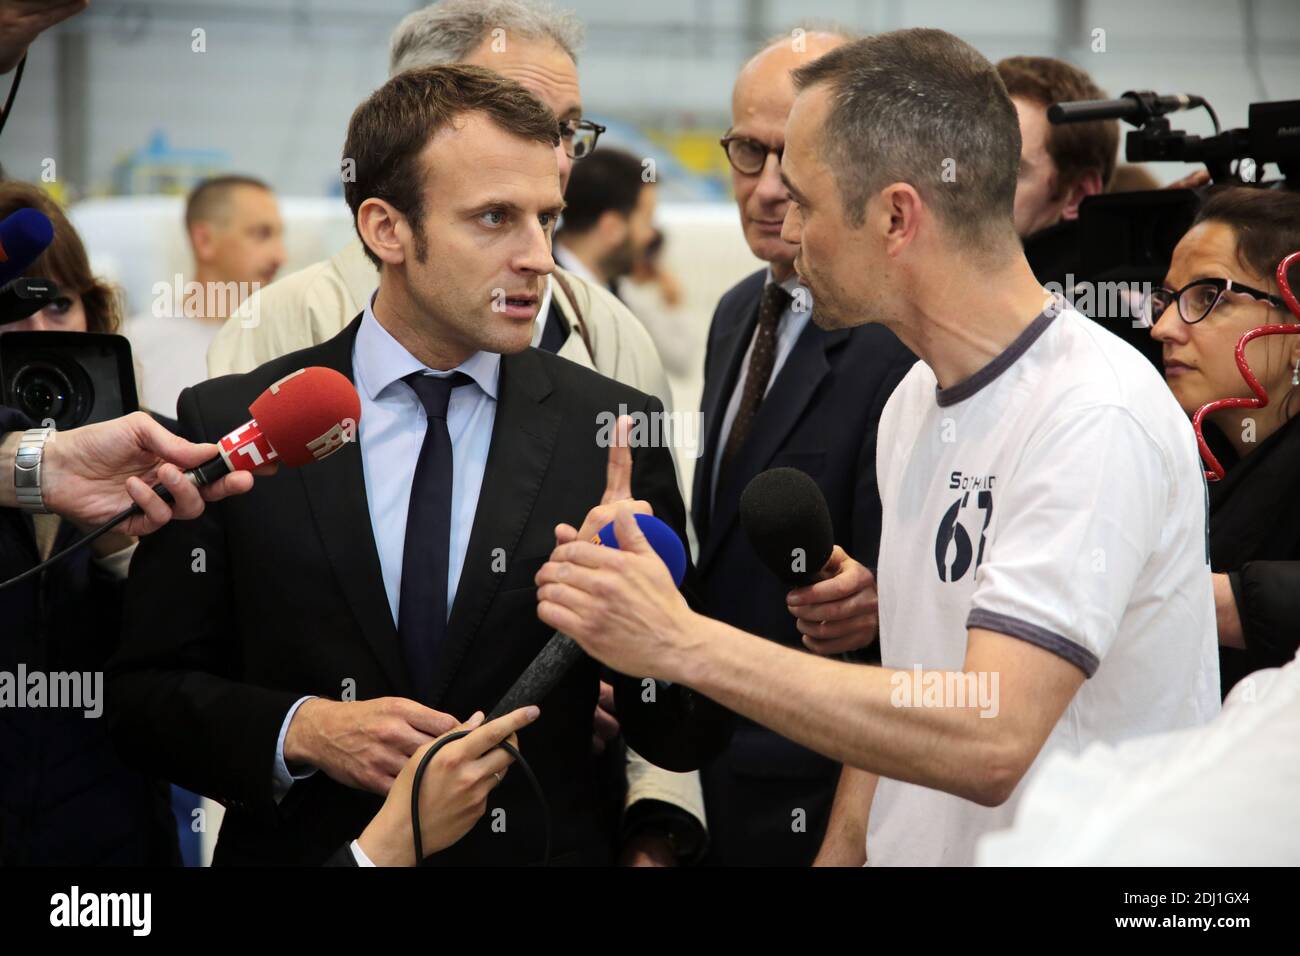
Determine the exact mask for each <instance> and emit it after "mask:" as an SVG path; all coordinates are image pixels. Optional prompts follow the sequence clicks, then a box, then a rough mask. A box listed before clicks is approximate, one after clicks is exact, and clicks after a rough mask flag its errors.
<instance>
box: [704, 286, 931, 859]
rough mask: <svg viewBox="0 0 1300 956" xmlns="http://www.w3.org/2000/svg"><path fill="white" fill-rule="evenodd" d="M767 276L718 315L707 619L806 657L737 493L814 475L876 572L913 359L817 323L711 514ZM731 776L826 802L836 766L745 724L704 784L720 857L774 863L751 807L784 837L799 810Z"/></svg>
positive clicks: (736, 293)
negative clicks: (882, 491)
mask: <svg viewBox="0 0 1300 956" xmlns="http://www.w3.org/2000/svg"><path fill="white" fill-rule="evenodd" d="M765 276H766V270H763V271H760V272H756V273H754V274H753V275H751V276H749V277H748V278H746V279H744V280H743V281H741V282H740V283H738V284H737V285H735V286H734V287H732V288H731V289H730V290H728V292H727V293H726V294H725V295H724V296H723V297H722V299H721V301H720V302H719V303H718V307H717V310H716V311H715V312H714V314H713V323H712V325H711V326H710V328H709V343H708V352H707V354H706V358H705V372H704V395H703V400H702V408H703V412H704V435H705V440H704V452H703V455H702V456H701V457H700V459H699V460H698V462H697V463H696V468H695V482H694V493H693V495H692V499H691V511H692V517H693V519H694V522H695V530H696V534H697V535H698V538H699V546H700V560H699V571H700V586H701V600H702V607H703V610H704V611H705V613H707V614H709V615H710V616H711V617H716V618H719V619H721V620H723V621H726V622H727V623H729V624H732V625H734V626H736V627H739V628H742V629H744V630H746V631H749V632H750V633H753V634H760V635H762V636H764V637H766V638H768V639H770V640H774V641H777V642H778V643H781V644H785V645H788V646H790V647H802V646H803V645H802V642H801V639H800V634H799V632H798V630H797V628H796V626H795V620H794V618H793V617H791V615H790V613H789V611H788V610H787V609H786V605H785V595H786V593H787V589H786V587H785V586H784V585H783V584H782V583H781V582H780V581H779V580H778V579H777V578H776V576H775V575H774V574H772V572H771V571H769V570H768V569H767V568H766V567H765V566H764V565H763V564H762V562H760V561H759V559H758V557H757V555H756V554H755V553H754V550H753V548H752V547H751V546H750V544H749V541H748V539H747V538H746V537H745V533H744V530H743V529H742V528H741V526H740V522H739V507H740V494H741V492H742V491H743V490H744V488H745V486H746V485H747V484H748V483H749V481H750V480H751V479H752V478H753V477H754V476H755V475H757V474H758V473H759V472H761V471H765V470H767V469H769V468H777V467H783V466H788V467H793V468H798V469H799V470H800V471H803V472H806V473H807V474H808V475H810V476H811V477H812V478H813V479H814V480H815V481H816V482H817V484H818V486H819V487H820V488H821V490H822V493H823V494H825V496H826V502H827V505H828V506H829V508H830V514H831V521H832V525H833V527H834V530H835V541H836V543H837V544H839V545H841V546H842V547H843V548H844V549H845V551H847V552H848V553H849V554H851V555H852V556H853V557H854V558H856V559H857V560H858V561H860V562H862V563H863V564H865V565H866V566H868V567H870V568H872V569H873V570H874V568H875V566H876V556H877V550H878V548H879V545H880V496H879V492H878V491H877V488H876V425H877V422H878V421H879V419H880V413H881V411H882V410H883V408H884V406H885V402H886V401H887V400H888V398H889V396H890V394H892V392H893V390H894V387H895V386H896V385H897V384H898V382H899V381H900V380H901V379H902V377H903V375H905V374H906V373H907V371H908V369H910V368H911V366H912V363H913V362H914V361H915V356H914V355H912V353H911V352H909V351H908V350H907V349H906V348H905V347H904V346H903V345H902V343H900V342H899V341H898V339H897V338H896V337H895V336H894V334H893V333H892V332H890V331H888V330H887V329H885V328H884V327H883V326H878V325H865V326H860V327H858V328H854V329H844V330H836V331H831V332H827V331H823V330H821V329H819V328H817V327H816V326H815V325H814V324H813V323H812V322H809V323H808V325H807V327H806V328H805V329H804V330H803V332H802V333H801V334H800V336H799V339H798V341H797V342H796V343H795V346H794V348H793V350H792V351H791V352H790V355H789V356H788V357H787V359H786V361H785V363H784V364H783V365H782V366H781V369H780V371H779V372H778V374H777V377H776V380H775V381H774V382H773V384H772V387H771V390H770V391H769V392H768V393H767V396H766V397H765V398H764V400H763V404H762V405H761V406H760V407H759V412H758V415H757V417H756V418H755V420H754V425H753V430H752V431H751V433H750V438H749V440H748V441H747V443H746V444H745V446H744V447H743V448H742V449H741V451H740V453H739V457H738V458H737V460H736V465H735V467H734V468H733V469H732V470H731V471H730V472H729V473H728V474H727V475H726V476H725V477H724V478H723V480H722V481H721V482H720V483H719V484H718V489H717V495H716V499H715V501H714V503H713V505H712V506H710V500H709V498H710V496H709V488H710V484H711V482H712V476H713V459H714V454H715V452H716V450H717V448H718V438H719V432H720V430H721V428H722V420H723V416H724V415H725V414H726V410H727V404H728V402H729V401H730V399H731V395H732V392H733V391H734V389H735V383H736V380H737V378H738V376H739V373H740V367H741V363H742V361H743V360H744V356H745V352H746V350H747V349H748V347H749V342H750V340H751V338H752V336H753V333H754V327H755V325H756V324H757V321H758V306H759V300H760V298H761V296H762V291H763V284H764V279H765ZM814 308H815V304H814ZM872 653H874V655H875V658H874V659H875V660H879V650H878V649H876V648H874V647H873V648H872V649H871V650H870V651H869V653H868V654H867V655H864V659H870V656H871V654H872ZM724 769H725V770H726V772H727V773H726V775H727V776H731V777H742V776H744V777H748V776H752V777H754V778H756V779H760V778H766V779H776V780H782V781H790V780H792V779H805V780H809V781H811V782H812V784H813V787H812V789H813V790H814V791H820V792H821V794H822V796H823V797H824V799H825V802H827V803H828V802H829V798H830V790H829V789H828V788H833V787H834V781H835V779H836V775H837V773H838V764H835V763H834V762H833V761H831V760H828V759H827V758H825V757H822V756H820V755H818V754H816V753H813V752H812V751H811V750H808V749H806V748H804V747H801V746H799V745H797V744H795V743H793V742H791V741H789V740H787V739H785V738H784V737H781V736H779V735H777V734H775V733H773V732H771V731H769V730H766V729H764V728H761V727H759V726H757V725H755V724H753V723H751V722H748V721H738V723H737V726H736V731H735V736H734V738H733V740H732V743H731V746H730V748H729V750H728V752H727V754H726V755H725V757H723V758H720V759H719V760H718V761H715V762H714V763H713V764H712V765H711V766H710V768H709V772H708V773H706V780H705V784H706V791H705V793H706V801H707V802H708V806H707V809H708V811H709V825H710V831H711V833H712V836H713V840H714V852H713V854H712V856H713V858H715V859H720V861H721V862H732V861H734V860H735V857H734V856H733V851H734V853H744V852H753V853H755V854H756V855H757V856H763V855H764V854H765V850H764V848H762V847H756V846H752V843H753V835H752V831H751V833H750V835H749V836H744V835H743V831H744V827H745V826H746V823H747V821H746V819H745V817H746V815H747V811H746V810H745V809H744V808H745V807H752V812H753V815H754V817H755V819H754V820H753V821H750V822H752V823H753V826H754V827H761V828H763V829H768V827H769V826H770V825H771V824H772V822H773V821H775V826H776V828H777V830H778V831H783V832H785V833H787V834H788V833H789V832H790V812H789V809H784V810H782V808H771V807H761V806H758V805H756V804H753V803H750V802H749V801H750V796H752V794H751V795H748V796H747V795H746V794H745V793H743V792H736V791H735V789H734V788H728V787H726V786H724V785H723V782H722V778H723V776H724V774H723V773H722V771H723V770H724ZM742 789H743V788H742ZM785 789H786V790H788V788H785ZM721 800H726V801H727V803H728V804H730V805H729V806H727V807H723V808H721V809H723V810H724V811H725V812H724V817H725V818H720V817H719V816H718V814H716V813H715V812H714V811H715V809H717V808H716V807H715V806H714V804H716V803H717V802H718V801H721ZM760 802H761V801H760ZM804 809H808V808H807V807H804ZM759 817H762V818H763V819H762V820H760V819H758V818H759ZM765 821H766V822H765ZM809 829H810V830H811V829H812V826H811V823H810V826H809ZM728 832H734V833H735V834H736V845H735V846H734V847H729V846H728V843H729V841H728V836H727V833H728ZM803 842H805V843H811V842H812V841H811V840H807V841H803ZM818 842H820V838H818ZM815 851H816V847H815V846H814V847H813V852H814V853H815ZM767 858H769V859H770V858H771V855H770V854H767ZM809 859H811V857H809Z"/></svg>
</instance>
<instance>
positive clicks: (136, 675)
mask: <svg viewBox="0 0 1300 956" xmlns="http://www.w3.org/2000/svg"><path fill="white" fill-rule="evenodd" d="M557 143H558V122H557V120H556V119H555V117H554V114H552V113H551V112H550V111H549V110H547V109H546V107H545V106H544V105H543V104H542V103H541V102H540V101H538V100H537V99H536V98H535V97H534V96H533V95H532V94H530V93H528V92H527V91H526V90H525V89H524V88H523V87H521V86H519V85H518V84H516V83H514V82H513V81H510V80H506V79H504V78H502V77H501V76H499V75H498V74H495V73H491V72H489V71H487V70H484V69H481V68H477V67H436V68H430V69H425V70H413V71H408V72H405V73H402V74H400V75H398V76H396V77H394V78H393V79H391V80H389V82H388V83H387V84H385V85H384V86H383V87H381V88H380V89H379V90H378V91H376V93H375V94H373V95H372V96H371V97H370V98H369V99H368V100H367V101H366V102H365V103H363V104H362V105H361V106H360V107H358V109H357V111H356V113H354V115H353V118H352V122H351V124H350V126H349V130H348V138H347V143H346V145H345V152H344V155H345V157H346V158H348V159H350V160H352V163H353V166H352V168H353V169H354V171H355V175H354V176H353V177H352V178H351V179H349V178H348V177H346V176H345V184H344V193H345V197H346V199H347V201H348V204H349V206H350V208H351V209H352V212H353V216H354V222H355V224H356V227H357V231H358V234H359V235H360V236H361V239H362V241H363V242H364V244H365V246H366V250H367V254H368V255H370V256H371V257H372V259H373V260H374V261H375V262H376V264H377V265H378V266H379V268H380V284H379V289H378V291H377V293H376V294H375V295H374V297H373V298H372V299H371V300H370V302H369V303H368V304H367V306H366V308H365V310H364V311H363V312H362V314H361V315H360V316H358V317H357V318H356V319H355V320H354V321H353V322H352V323H351V324H350V325H349V326H348V327H347V328H346V329H344V331H343V332H342V333H340V334H339V335H338V336H336V337H335V338H333V339H331V340H329V341H327V342H324V343H322V344H320V345H317V346H313V347H311V348H308V349H303V350H301V351H299V352H296V353H292V354H290V355H286V356H284V357H283V358H279V359H276V360H274V361H271V362H268V363H267V364H266V365H263V366H261V367H260V368H257V369H255V370H254V371H252V372H249V373H247V374H245V375H237V376H227V377H223V378H218V379H214V380H212V381H209V382H205V383H203V384H201V385H199V386H196V387H195V388H192V389H187V390H186V391H185V392H184V393H183V394H182V397H181V400H180V408H179V412H180V421H181V429H182V431H183V432H184V433H185V434H187V435H188V434H194V435H209V436H217V435H221V434H224V433H226V432H228V431H229V430H231V429H232V428H234V427H237V426H238V425H240V424H241V423H242V422H243V421H244V420H245V419H246V418H247V417H248V411H247V410H248V406H249V403H250V402H251V401H252V400H253V399H254V398H255V397H256V396H257V395H259V394H260V393H261V392H262V391H263V390H265V389H266V388H268V387H270V386H272V385H273V384H274V383H276V382H277V381H279V380H280V379H282V378H284V377H285V376H286V375H289V374H291V373H293V372H295V371H297V370H298V369H300V368H303V367H306V366H313V365H319V366H325V367H328V368H333V369H336V370H338V371H339V372H341V373H343V374H344V375H346V376H348V377H349V378H350V379H352V380H353V381H354V382H355V383H356V385H357V386H358V395H359V397H360V400H361V410H362V414H361V419H360V422H359V423H358V425H359V427H358V430H357V436H356V437H357V441H356V442H355V443H353V444H351V445H350V447H346V448H344V449H342V450H341V451H339V452H337V453H336V454H334V455H332V456H330V457H329V458H328V459H326V460H323V461H321V462H319V463H315V464H313V465H312V466H311V467H310V468H306V469H304V470H302V471H286V470H281V472H280V473H279V474H277V475H275V476H274V477H269V478H266V479H264V480H262V481H260V482H259V483H258V486H257V488H256V490H255V491H254V492H252V493H250V494H249V495H246V496H244V497H243V498H242V499H238V500H230V501H226V502H222V503H221V504H219V505H217V506H214V507H211V508H209V509H208V512H207V513H206V514H205V515H204V516H203V518H202V519H200V520H197V521H194V522H191V523H189V524H188V525H185V526H172V527H169V528H167V529H164V531H162V532H160V533H159V534H156V535H154V536H153V537H152V538H150V539H149V540H147V541H146V542H145V543H144V545H143V546H142V547H141V548H140V550H139V552H138V554H137V556H136V559H135V563H134V565H133V567H132V576H131V586H130V589H129V593H128V607H127V624H126V636H125V640H124V646H123V649H122V651H121V653H120V655H119V657H118V658H117V659H116V661H115V662H114V666H113V668H112V674H111V675H110V695H111V697H112V698H113V701H114V707H115V710H114V711H113V713H114V715H115V728H114V729H115V735H116V739H117V740H118V742H119V746H120V747H121V748H122V750H123V752H124V754H125V755H126V756H127V757H128V759H133V760H135V761H137V762H139V763H141V764H145V765H149V766H151V767H154V768H156V770H157V772H159V773H161V774H163V775H164V776H167V777H170V778H171V779H173V780H175V781H177V782H179V783H181V784H182V785H184V786H187V787H189V788H190V789H193V790H196V791H198V792H201V793H205V794H209V795H212V796H214V797H216V798H217V799H219V800H220V801H221V802H222V803H224V804H225V805H226V807H227V813H226V817H225V821H224V822H223V825H222V832H221V836H220V840H219V842H218V844H217V848H216V853H215V857H214V862H217V863H302V864H316V863H320V862H323V861H325V860H326V859H327V858H329V857H330V856H331V855H332V854H333V853H334V852H335V851H336V850H337V848H338V847H340V846H341V845H343V844H346V843H347V841H350V840H352V839H353V838H354V837H355V836H357V835H358V834H360V833H361V831H362V829H363V827H364V826H365V825H366V823H367V822H368V821H369V820H371V818H372V817H374V816H375V813H376V811H377V810H378V809H379V807H380V805H381V803H382V799H381V797H382V795H383V794H385V793H387V792H388V791H389V789H390V788H391V787H392V786H393V784H394V781H395V780H396V779H397V777H398V775H399V773H400V771H401V770H402V767H403V766H405V765H407V764H408V763H409V760H410V757H411V755H412V754H413V753H415V752H416V750H417V749H418V748H420V747H421V746H423V745H424V744H427V743H428V742H429V741H430V740H432V739H434V738H436V737H437V736H439V735H440V734H442V733H444V732H445V731H447V730H450V729H452V728H453V727H454V726H456V725H458V724H459V723H460V722H461V721H464V720H465V719H466V718H468V717H469V716H470V715H471V714H472V713H473V712H475V711H477V710H489V709H490V708H491V707H492V706H493V705H494V704H495V703H496V701H497V700H499V699H500V698H501V696H502V695H503V694H504V693H505V691H506V690H507V688H508V687H509V686H510V685H511V684H512V683H513V682H514V680H515V678H516V677H517V676H518V675H519V674H520V673H521V672H522V671H523V670H524V669H525V668H526V667H527V666H528V664H529V662H530V661H531V660H532V659H533V657H534V656H536V654H537V652H538V651H539V650H540V649H541V647H542V646H543V644H544V643H545V642H546V640H547V639H548V638H549V636H550V632H549V630H548V629H547V628H546V627H545V626H543V625H542V624H541V623H540V622H539V621H538V619H537V616H536V587H535V584H534V580H533V578H534V575H535V574H536V572H537V571H538V569H539V568H540V566H541V565H542V563H543V562H544V561H545V560H546V557H547V556H548V554H549V553H550V550H551V549H552V547H553V546H554V545H555V543H556V527H557V525H558V524H560V523H562V522H568V523H573V524H575V525H579V524H580V525H582V533H583V534H589V533H590V532H591V530H592V527H593V525H598V524H599V523H601V522H602V521H603V520H605V519H606V518H607V517H608V514H609V513H610V510H611V507H612V506H606V507H604V508H596V509H593V510H592V511H590V512H588V509H589V508H590V507H591V505H592V504H593V503H595V502H597V501H599V500H601V497H602V491H603V490H604V489H605V487H606V481H605V479H606V462H607V459H609V457H610V456H609V452H608V451H607V450H606V449H605V448H602V447H600V445H599V443H598V436H599V434H600V430H599V428H598V425H599V422H600V421H601V418H602V415H603V413H606V412H607V411H608V410H611V409H616V408H618V407H619V406H620V405H625V406H626V407H627V408H628V409H629V410H631V411H632V413H633V414H634V415H645V416H654V415H656V414H659V413H660V412H661V411H662V405H661V404H660V402H659V401H658V399H656V398H654V397H651V396H647V395H645V394H643V393H640V392H637V391H635V390H634V389H631V388H628V387H626V386H623V385H620V384H618V383H616V382H614V381H612V380H610V379H606V378H604V377H602V376H600V375H598V374H596V373H595V372H591V371H589V370H587V369H583V368H581V367H579V366H577V365H575V364H573V363H570V362H567V361H564V360H562V359H559V358H557V357H555V356H553V355H550V354H549V353H546V352H542V351H539V350H537V349H531V348H529V347H528V346H529V343H530V341H531V339H532V334H533V327H534V323H535V322H536V320H537V313H538V305H539V302H540V299H541V295H540V292H541V284H542V282H543V281H544V278H545V276H546V275H547V274H548V273H549V272H550V271H551V269H552V268H554V263H553V261H552V259H551V254H550V235H551V231H552V229H553V227H554V223H555V219H556V217H557V216H558V214H559V211H560V209H561V208H562V207H563V198H562V197H561V194H560V188H559V186H560V184H559V175H558V168H557V164H556V159H555V146H556V145H557ZM345 168H346V166H345ZM628 484H629V492H630V496H631V497H634V498H636V499H639V501H638V502H636V503H633V502H628V503H625V504H623V505H622V506H621V507H624V508H639V507H644V506H645V505H646V504H648V506H649V507H650V508H652V509H653V510H654V512H655V513H656V514H657V515H658V516H659V517H661V518H662V519H664V520H665V521H666V522H668V524H670V525H671V526H673V527H674V528H675V529H676V530H677V531H678V532H679V533H681V531H682V529H683V527H684V524H685V514H684V507H683V505H682V502H681V498H680V496H679V494H678V492H677V486H676V478H675V471H674V468H673V463H672V460H671V457H670V455H669V453H668V451H667V449H666V448H644V449H640V450H639V451H637V452H636V453H635V454H634V455H633V456H632V461H631V476H630V482H628ZM584 516H585V517H586V520H585V521H584V520H583V519H584ZM569 530H572V529H569ZM599 678H600V671H599V668H598V666H597V665H596V664H595V663H594V662H592V661H590V660H587V659H584V660H582V661H580V662H579V663H578V664H577V665H576V666H574V667H573V669H572V670H571V671H570V672H569V673H568V674H567V676H565V677H564V678H563V679H562V680H561V681H560V683H559V684H558V686H557V687H556V688H555V689H554V690H553V691H552V692H551V693H550V694H549V695H548V696H547V698H546V699H545V700H543V701H541V702H540V703H541V704H542V713H541V716H540V717H539V718H538V719H537V720H536V721H535V722H533V723H532V724H530V725H529V726H528V727H527V729H525V730H523V731H521V732H520V734H519V740H520V749H521V751H522V753H523V754H524V756H525V758H526V759H527V760H528V761H529V763H530V764H531V766H532V768H533V770H534V771H535V772H536V774H537V777H538V779H539V781H540V783H541V785H542V787H543V789H544V790H545V792H546V795H547V799H548V802H549V806H550V812H551V824H552V833H553V846H554V851H553V859H554V860H555V862H572V863H607V862H610V861H611V859H612V854H611V846H610V836H609V834H610V830H611V824H610V822H609V821H606V820H603V819H602V814H601V812H600V808H599V791H598V783H597V778H596V773H595V766H594V757H593V755H592V752H591V715H592V712H593V709H594V707H595V703H596V696H597V690H598V684H599ZM614 685H615V695H616V700H617V704H618V713H619V719H620V722H621V724H622V727H623V731H624V733H625V734H626V735H627V738H628V740H629V742H630V743H631V745H632V746H634V747H636V749H637V750H638V751H640V752H641V753H642V754H643V755H644V756H646V757H647V758H648V759H650V760H653V761H656V762H658V763H662V764H664V765H666V766H668V767H669V769H678V770H680V769H687V768H688V767H689V766H692V765H694V764H695V763H697V762H698V759H697V758H696V757H695V756H694V754H695V753H697V752H702V751H698V750H697V748H703V749H704V750H707V749H709V748H710V747H713V748H714V749H716V748H717V747H719V746H720V745H721V742H720V739H721V738H722V735H724V734H725V732H726V721H725V719H723V720H719V719H717V718H718V716H719V714H718V711H717V709H716V708H713V707H712V705H710V704H709V703H708V702H707V701H704V700H703V699H702V698H698V697H695V696H694V695H692V694H691V693H690V692H689V691H686V690H685V689H683V688H681V687H668V686H666V687H659V686H656V685H654V684H653V683H652V682H650V683H645V684H643V682H641V681H638V680H635V679H634V678H631V677H620V678H617V679H616V680H615V681H614ZM340 698H341V699H340ZM710 718H712V719H710ZM448 749H450V748H448ZM442 759H443V755H442V753H440V754H439V755H438V757H437V758H435V763H436V762H437V761H439V760H442ZM483 810H484V811H485V814H484V816H483V818H482V819H481V820H480V821H479V823H478V824H477V825H476V826H475V827H474V828H473V829H472V830H471V831H470V832H469V833H468V834H467V835H466V836H465V837H464V838H463V839H461V840H459V841H458V842H457V843H455V844H454V845H452V846H450V847H449V848H448V849H446V850H445V851H443V852H441V853H438V854H435V855H434V857H433V861H434V862H437V863H443V864H456V863H476V864H481V863H507V864H521V863H530V862H533V861H535V860H536V859H538V857H539V856H540V855H541V851H542V843H543V832H542V820H541V813H542V811H541V808H540V807H539V806H538V805H537V802H536V799H535V797H534V795H533V793H532V791H531V789H530V788H529V787H528V786H527V784H526V782H525V780H524V775H523V774H519V773H513V774H510V775H508V776H505V777H504V779H503V780H502V781H501V782H500V784H499V786H498V787H497V788H496V789H494V790H493V791H492V793H491V795H490V797H489V798H488V800H487V802H486V805H485V806H484V808H483ZM353 850H354V852H355V851H356V845H355V844H354V845H353ZM359 862H362V863H365V862H366V861H365V860H360V861H359Z"/></svg>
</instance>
